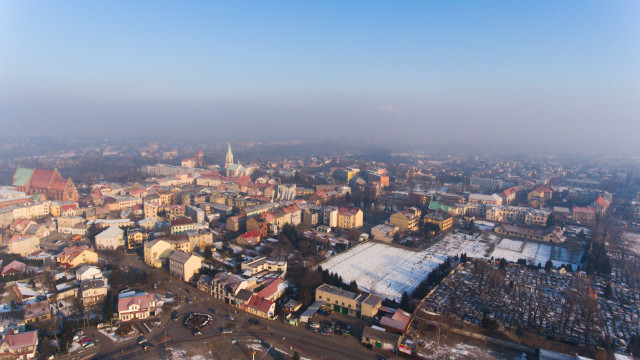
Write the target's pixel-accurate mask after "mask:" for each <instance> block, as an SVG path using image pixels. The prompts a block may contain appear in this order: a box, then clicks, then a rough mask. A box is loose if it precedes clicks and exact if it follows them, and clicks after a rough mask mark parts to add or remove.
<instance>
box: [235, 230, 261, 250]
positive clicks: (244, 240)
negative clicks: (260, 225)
mask: <svg viewBox="0 0 640 360" xmlns="http://www.w3.org/2000/svg"><path fill="white" fill-rule="evenodd" d="M259 243H260V233H259V232H258V231H249V232H246V233H244V234H240V236H238V237H237V238H236V244H238V245H242V246H248V247H254V246H258V244H259Z"/></svg>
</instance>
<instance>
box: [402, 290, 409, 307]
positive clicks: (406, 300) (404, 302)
mask: <svg viewBox="0 0 640 360" xmlns="http://www.w3.org/2000/svg"><path fill="white" fill-rule="evenodd" d="M400 308H401V309H404V310H409V309H410V308H411V298H409V294H408V293H407V292H406V291H405V292H403V293H402V297H401V298H400Z"/></svg>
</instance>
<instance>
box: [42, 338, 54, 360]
mask: <svg viewBox="0 0 640 360" xmlns="http://www.w3.org/2000/svg"><path fill="white" fill-rule="evenodd" d="M56 352H57V349H56V347H55V346H53V344H51V339H49V337H47V336H45V337H43V338H42V340H41V341H40V342H39V343H38V359H48V358H49V357H50V356H51V355H55V354H56Z"/></svg>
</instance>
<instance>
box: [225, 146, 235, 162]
mask: <svg viewBox="0 0 640 360" xmlns="http://www.w3.org/2000/svg"><path fill="white" fill-rule="evenodd" d="M232 164H233V153H232V152H231V144H229V148H228V149H227V156H226V158H225V161H224V167H225V168H228V167H229V165H232Z"/></svg>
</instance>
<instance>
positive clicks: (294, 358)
mask: <svg viewBox="0 0 640 360" xmlns="http://www.w3.org/2000/svg"><path fill="white" fill-rule="evenodd" d="M291 360H300V354H298V352H297V351H294V352H293V356H292V357H291Z"/></svg>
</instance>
